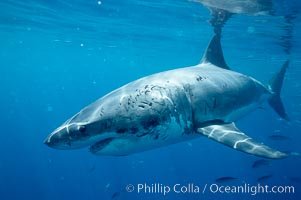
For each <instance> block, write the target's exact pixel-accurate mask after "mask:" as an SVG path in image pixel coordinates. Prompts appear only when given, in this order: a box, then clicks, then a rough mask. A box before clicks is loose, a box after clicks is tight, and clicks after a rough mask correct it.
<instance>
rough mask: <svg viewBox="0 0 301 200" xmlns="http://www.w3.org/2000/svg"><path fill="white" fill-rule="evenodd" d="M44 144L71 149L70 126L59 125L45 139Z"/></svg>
mask: <svg viewBox="0 0 301 200" xmlns="http://www.w3.org/2000/svg"><path fill="white" fill-rule="evenodd" d="M44 144H46V145H47V146H49V147H51V148H55V149H70V147H71V138H70V136H69V131H68V127H66V126H64V127H59V128H58V129H56V130H54V131H53V132H52V133H51V134H50V135H49V136H48V137H47V138H46V139H45V140H44Z"/></svg>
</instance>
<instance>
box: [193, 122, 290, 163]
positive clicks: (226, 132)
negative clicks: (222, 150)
mask: <svg viewBox="0 0 301 200" xmlns="http://www.w3.org/2000/svg"><path fill="white" fill-rule="evenodd" d="M197 132H198V133H200V134H202V135H205V136H207V137H209V138H211V139H213V140H215V141H217V142H220V143H222V144H224V145H227V146H229V147H232V148H233V149H236V150H239V151H242V152H245V153H249V154H252V155H255V156H261V157H265V158H271V159H280V158H285V157H287V156H288V155H287V154H286V153H283V152H280V151H277V150H274V149H272V148H270V147H268V146H265V145H263V144H261V143H259V142H257V141H255V140H254V139H252V138H250V137H249V136H247V135H245V134H244V133H242V132H241V131H240V130H238V129H237V128H236V126H235V124H234V123H230V124H223V125H210V126H206V127H202V128H198V129H197Z"/></svg>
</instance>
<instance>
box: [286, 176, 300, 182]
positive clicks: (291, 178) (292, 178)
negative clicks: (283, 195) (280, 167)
mask: <svg viewBox="0 0 301 200" xmlns="http://www.w3.org/2000/svg"><path fill="white" fill-rule="evenodd" d="M288 179H289V180H290V181H292V182H295V183H301V177H289V178H288Z"/></svg>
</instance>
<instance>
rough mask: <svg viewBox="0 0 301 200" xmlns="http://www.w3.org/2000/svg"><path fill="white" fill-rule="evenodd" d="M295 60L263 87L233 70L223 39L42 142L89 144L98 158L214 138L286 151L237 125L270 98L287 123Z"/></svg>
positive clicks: (100, 103) (267, 151) (256, 150)
mask: <svg viewBox="0 0 301 200" xmlns="http://www.w3.org/2000/svg"><path fill="white" fill-rule="evenodd" d="M288 64H289V62H288V61H287V62H285V64H284V65H283V66H282V68H281V69H280V71H279V72H278V73H276V74H275V76H274V77H273V78H272V79H271V81H270V84H268V85H267V86H264V85H263V84H261V83H260V82H259V81H257V80H255V79H254V78H252V77H249V76H246V75H244V74H241V73H238V72H234V71H232V70H230V68H229V67H228V66H227V64H226V63H225V60H224V56H223V52H222V48H221V44H220V35H215V36H214V37H213V38H212V40H211V41H210V43H209V46H208V48H207V49H206V51H205V54H204V56H203V59H202V62H201V63H200V64H198V65H196V66H192V67H186V68H180V69H175V70H170V71H165V72H161V73H157V74H153V75H150V76H146V77H144V78H141V79H139V80H136V81H133V82H131V83H128V84H127V85H124V86H123V87H120V88H118V89H116V90H114V91H112V92H111V93H109V94H107V95H105V96H103V97H102V98H100V99H98V100H97V101H95V102H94V103H92V104H90V105H88V106H87V107H85V108H83V109H82V110H81V111H80V112H79V113H77V114H76V115H74V116H73V117H71V118H70V119H69V120H67V121H66V122H65V123H64V124H62V125H61V126H60V127H58V128H57V129H56V130H54V131H53V132H52V133H51V134H50V135H49V136H48V137H47V138H46V139H45V141H44V143H45V144H47V145H48V146H49V147H52V148H55V149H77V148H83V147H88V146H90V151H91V152H92V153H93V154H96V155H112V156H123V155H129V154H133V153H137V152H142V151H145V150H150V149H154V148H158V147H162V146H166V145H170V144H174V143H178V142H182V141H187V140H191V139H195V138H200V137H204V136H205V137H208V138H210V139H213V140H215V141H217V142H219V143H221V144H224V145H227V146H229V147H231V148H233V149H236V150H239V151H242V152H245V153H249V154H252V155H255V156H261V157H265V158H273V159H280V158H285V157H287V156H288V154H287V153H284V152H281V151H277V150H274V149H272V148H270V147H268V146H266V145H264V144H262V143H261V142H257V141H256V140H254V139H252V138H251V137H249V136H248V135H246V134H245V133H243V132H242V131H240V130H239V129H238V128H237V127H236V126H235V124H234V122H235V121H237V120H239V119H240V118H242V117H243V116H245V115H246V114H248V113H250V112H252V111H253V110H255V109H257V108H259V107H261V106H262V104H263V103H264V102H265V101H268V102H269V104H270V105H271V107H272V108H274V110H275V111H276V112H277V113H278V114H279V115H280V117H282V118H283V119H288V116H287V114H286V112H285V110H284V107H283V104H282V102H281V99H280V91H281V87H282V83H283V79H284V75H285V72H286V69H287V67H288Z"/></svg>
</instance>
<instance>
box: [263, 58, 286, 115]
mask: <svg viewBox="0 0 301 200" xmlns="http://www.w3.org/2000/svg"><path fill="white" fill-rule="evenodd" d="M288 65H289V61H288V60H287V61H286V62H285V63H284V64H283V66H282V68H281V69H280V71H279V72H278V73H276V74H275V75H274V76H273V78H272V79H271V80H270V83H269V89H270V90H271V92H272V93H273V94H272V96H271V98H269V100H268V101H269V104H270V105H271V107H272V108H273V109H274V110H275V111H276V113H277V114H278V115H279V116H280V117H281V118H283V119H286V120H289V118H288V116H287V114H286V112H285V109H284V106H283V103H282V101H281V98H280V92H281V88H282V84H283V79H284V75H285V72H286V69H287V68H288Z"/></svg>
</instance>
